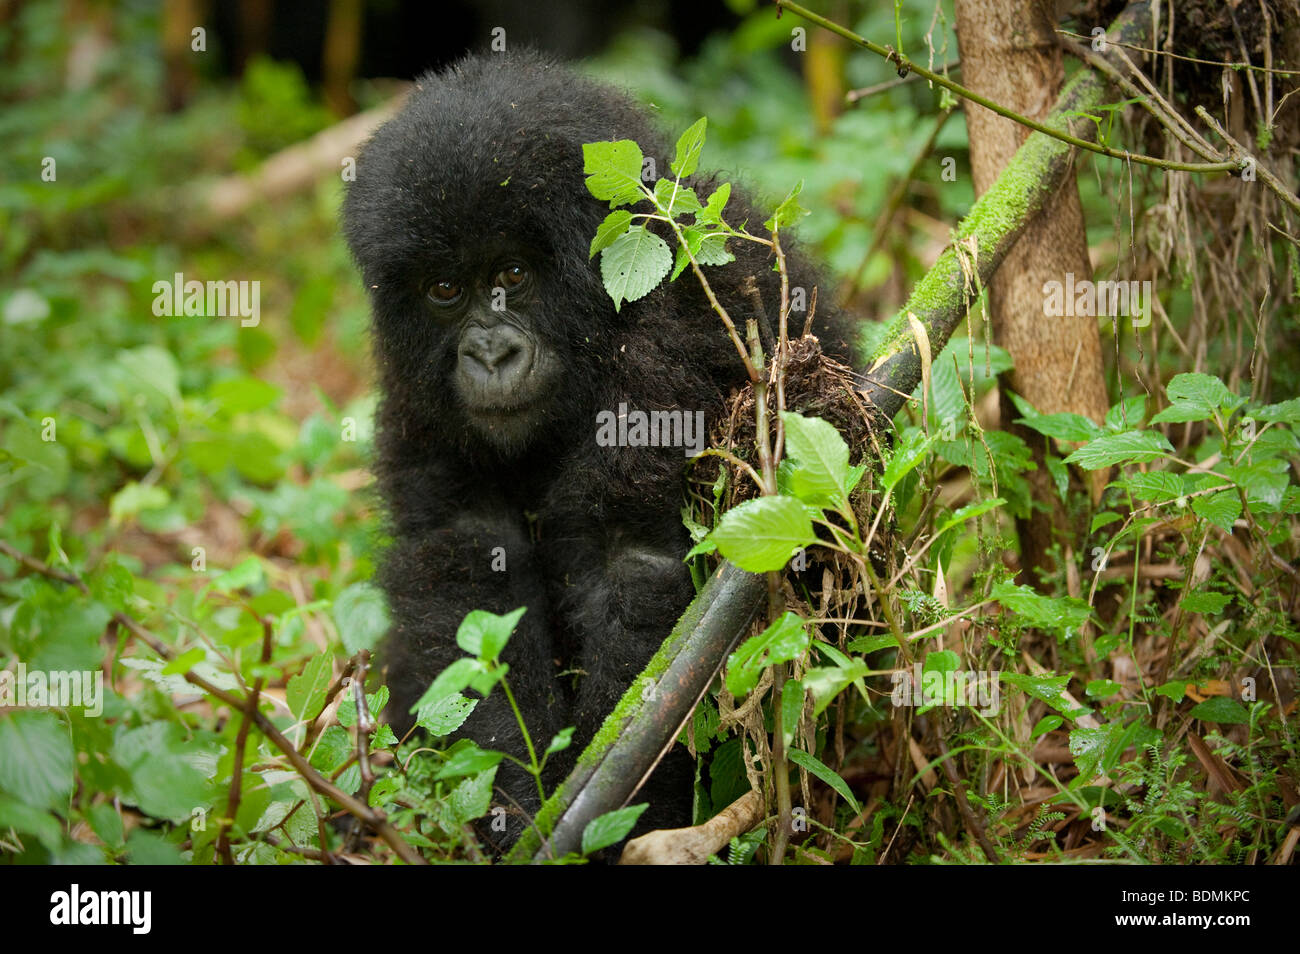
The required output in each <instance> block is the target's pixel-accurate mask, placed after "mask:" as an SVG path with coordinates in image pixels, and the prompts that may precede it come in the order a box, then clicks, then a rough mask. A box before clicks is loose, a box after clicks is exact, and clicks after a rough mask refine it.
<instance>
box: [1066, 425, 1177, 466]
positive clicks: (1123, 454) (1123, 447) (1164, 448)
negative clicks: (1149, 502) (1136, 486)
mask: <svg viewBox="0 0 1300 954" xmlns="http://www.w3.org/2000/svg"><path fill="white" fill-rule="evenodd" d="M1173 452H1174V447H1173V445H1172V444H1170V443H1169V441H1168V440H1167V439H1166V438H1165V436H1164V435H1163V434H1161V433H1159V432H1157V431H1125V432H1124V433H1123V434H1107V435H1106V436H1105V437H1099V438H1097V439H1096V440H1095V441H1090V442H1089V443H1088V444H1085V445H1084V446H1083V447H1080V448H1079V449H1078V450H1076V451H1075V452H1074V453H1073V454H1071V455H1070V456H1069V457H1067V458H1065V462H1066V463H1067V464H1076V465H1078V466H1079V467H1082V468H1083V469H1084V470H1100V469H1101V468H1102V467H1111V466H1113V465H1115V464H1119V463H1123V462H1125V461H1129V462H1133V463H1145V462H1146V461H1152V460H1156V459H1157V458H1159V457H1164V456H1166V455H1169V454H1172V453H1173Z"/></svg>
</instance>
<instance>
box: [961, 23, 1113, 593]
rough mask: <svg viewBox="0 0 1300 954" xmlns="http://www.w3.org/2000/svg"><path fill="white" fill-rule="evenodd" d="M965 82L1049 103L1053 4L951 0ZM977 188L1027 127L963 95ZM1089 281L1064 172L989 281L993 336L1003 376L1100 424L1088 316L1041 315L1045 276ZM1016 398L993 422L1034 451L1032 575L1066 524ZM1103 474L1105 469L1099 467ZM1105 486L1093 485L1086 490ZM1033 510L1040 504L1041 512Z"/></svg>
mask: <svg viewBox="0 0 1300 954" xmlns="http://www.w3.org/2000/svg"><path fill="white" fill-rule="evenodd" d="M956 12H957V42H958V44H959V46H960V49H961V64H962V82H963V83H964V84H965V85H966V86H967V87H968V88H969V89H972V90H974V91H975V92H977V93H981V94H982V95H984V96H987V97H988V98H989V99H991V100H993V101H994V102H996V103H1000V104H1002V105H1004V106H1008V107H1010V108H1011V109H1013V110H1015V111H1016V112H1018V113H1020V114H1021V115H1024V116H1028V117H1030V118H1031V119H1037V120H1040V121H1041V120H1042V118H1043V117H1044V116H1046V115H1047V113H1048V112H1049V111H1050V110H1051V108H1052V105H1053V104H1054V103H1055V102H1056V98H1057V94H1058V93H1059V92H1060V88H1061V83H1062V80H1063V78H1064V69H1063V67H1062V64H1061V48H1060V46H1059V45H1058V44H1057V42H1056V38H1055V34H1054V32H1053V31H1054V30H1055V28H1056V21H1055V4H1053V3H1051V2H1044V0H956ZM964 107H965V110H966V125H967V127H968V129H969V130H970V151H971V166H972V173H973V176H974V180H975V193H976V195H982V194H983V193H984V191H985V190H987V189H988V188H989V187H990V186H991V185H992V184H993V183H994V182H995V181H997V178H998V176H999V175H1000V174H1001V172H1002V170H1003V169H1004V168H1005V167H1006V165H1007V163H1008V162H1010V161H1011V157H1012V156H1013V155H1015V153H1016V150H1017V149H1018V148H1020V144H1021V143H1022V142H1023V141H1024V140H1025V138H1026V137H1027V136H1028V135H1029V132H1030V130H1028V129H1027V128H1025V127H1024V126H1021V125H1019V124H1018V123H1016V122H1014V121H1012V120H1010V119H1006V118H1004V117H1002V116H999V115H997V114H996V113H994V112H992V111H991V110H988V109H985V108H984V107H983V106H979V105H976V104H975V103H972V102H969V101H967V102H966V103H965V104H964ZM1070 272H1072V273H1073V274H1074V277H1075V280H1076V281H1082V280H1084V279H1090V278H1091V277H1092V266H1091V264H1090V262H1089V261H1088V246H1087V239H1086V235H1085V232H1084V223H1083V210H1082V208H1081V206H1080V204H1079V189H1078V185H1077V183H1076V181H1075V176H1074V172H1073V170H1071V171H1070V172H1069V173H1068V174H1067V175H1066V177H1065V181H1064V182H1062V183H1061V187H1060V190H1059V191H1058V192H1057V193H1056V195H1054V196H1052V197H1050V198H1049V199H1048V200H1047V202H1046V203H1045V204H1044V206H1043V210H1042V211H1041V212H1040V213H1039V214H1038V216H1037V217H1036V218H1035V219H1034V220H1033V221H1032V222H1031V223H1030V224H1029V227H1028V228H1027V229H1025V232H1024V234H1023V235H1022V236H1021V238H1020V241H1019V242H1018V243H1017V244H1016V245H1015V246H1014V247H1013V248H1012V249H1011V251H1010V253H1009V254H1008V255H1007V258H1006V261H1005V262H1003V264H1002V267H1001V268H1000V269H999V270H998V272H997V274H995V275H994V276H993V280H992V281H991V282H990V283H989V316H990V319H991V320H992V322H993V339H994V341H996V342H997V343H998V344H999V345H1001V346H1002V347H1004V348H1006V349H1007V351H1008V352H1009V353H1010V354H1011V357H1012V360H1013V361H1014V362H1015V368H1014V369H1013V370H1012V371H1011V372H1010V374H1009V375H1008V376H1007V377H1006V380H1005V384H1006V385H1007V386H1009V387H1010V388H1011V390H1013V391H1015V392H1016V393H1018V394H1020V395H1021V396H1022V397H1024V398H1025V399H1026V400H1027V401H1029V403H1030V404H1032V405H1034V407H1036V408H1037V409H1038V410H1040V411H1042V412H1044V413H1047V414H1054V413H1057V412H1060V411H1071V412H1073V413H1075V414H1082V415H1084V416H1086V417H1090V418H1092V419H1093V420H1094V421H1097V422H1100V421H1101V420H1102V419H1103V418H1104V417H1105V414H1106V408H1107V405H1108V401H1107V397H1106V380H1105V376H1104V372H1103V369H1102V361H1101V340H1100V338H1099V336H1098V334H1097V321H1096V318H1095V317H1076V318H1048V317H1046V316H1045V315H1044V314H1043V300H1044V295H1043V284H1044V283H1045V282H1049V281H1058V282H1064V281H1065V276H1066V274H1067V273H1070ZM1015 417H1016V411H1015V408H1014V406H1012V404H1011V403H1010V401H1009V400H1008V399H1007V397H1006V395H1005V393H1004V394H1003V397H1002V427H1003V429H1004V430H1008V431H1011V432H1012V433H1016V434H1018V435H1019V436H1020V437H1022V438H1024V439H1025V440H1026V441H1027V442H1028V443H1029V445H1030V446H1031V447H1032V448H1033V449H1034V459H1035V461H1036V462H1037V464H1038V470H1037V471H1035V472H1033V473H1030V474H1028V475H1027V476H1028V478H1029V482H1030V487H1031V488H1032V493H1033V500H1034V510H1033V512H1032V513H1031V514H1030V516H1029V518H1028V519H1026V520H1023V521H1018V527H1017V529H1018V531H1019V536H1020V554H1021V568H1022V570H1024V571H1025V572H1026V574H1027V576H1028V578H1029V579H1030V581H1031V582H1035V583H1037V582H1039V579H1040V577H1039V574H1040V573H1041V572H1042V571H1043V570H1045V569H1047V568H1048V565H1049V562H1050V561H1049V560H1048V557H1047V549H1048V547H1049V546H1050V545H1051V543H1052V539H1053V536H1054V535H1055V532H1056V531H1057V530H1059V529H1065V527H1066V519H1065V518H1066V515H1065V512H1064V509H1063V507H1062V505H1061V500H1060V497H1059V496H1058V495H1057V493H1056V489H1055V487H1054V485H1053V483H1052V480H1051V477H1050V476H1049V475H1048V473H1047V468H1046V466H1045V464H1044V460H1043V449H1044V447H1045V439H1044V438H1043V437H1042V436H1041V435H1038V434H1035V433H1033V432H1031V431H1028V430H1027V429H1025V428H1023V427H1017V426H1016V425H1014V424H1013V423H1012V421H1013V420H1014V419H1015ZM1101 476H1102V477H1103V478H1104V477H1105V474H1104V472H1101ZM1101 486H1104V479H1103V482H1102V483H1101V484H1100V485H1094V486H1093V491H1094V494H1095V493H1096V492H1097V491H1099V490H1100V488H1101ZM1040 508H1041V509H1040Z"/></svg>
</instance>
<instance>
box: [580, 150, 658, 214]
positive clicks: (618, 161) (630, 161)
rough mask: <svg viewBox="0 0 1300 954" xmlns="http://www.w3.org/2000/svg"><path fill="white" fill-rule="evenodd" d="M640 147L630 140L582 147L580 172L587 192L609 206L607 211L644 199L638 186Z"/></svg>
mask: <svg viewBox="0 0 1300 954" xmlns="http://www.w3.org/2000/svg"><path fill="white" fill-rule="evenodd" d="M643 159H644V156H643V155H642V153H641V147H640V146H638V145H637V144H636V143H635V142H633V141H632V140H631V139H620V140H618V141H617V142H589V143H585V144H584V145H583V147H582V171H583V172H585V173H586V174H587V191H588V192H590V193H591V194H592V195H594V196H595V197H596V198H597V199H603V200H605V201H606V202H608V203H609V207H610V208H611V209H615V208H618V207H619V206H620V205H630V204H632V203H634V202H637V201H639V200H640V199H642V198H644V194H643V191H642V190H643V186H642V185H641V163H642V161H643Z"/></svg>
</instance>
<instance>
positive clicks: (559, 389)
mask: <svg viewBox="0 0 1300 954" xmlns="http://www.w3.org/2000/svg"><path fill="white" fill-rule="evenodd" d="M622 137H628V138H638V139H640V140H641V141H643V142H644V141H646V140H647V139H651V140H652V137H651V135H650V133H649V130H647V129H646V127H645V124H644V121H643V120H642V118H641V116H640V115H639V114H638V113H636V112H635V111H634V110H633V109H632V108H631V107H629V106H627V105H626V104H624V103H623V102H621V101H619V100H617V99H612V98H611V94H610V93H609V91H608V90H604V89H600V88H598V87H595V86H592V85H590V84H587V83H584V82H581V81H579V80H577V79H576V78H575V77H574V76H573V74H572V73H570V72H568V71H567V70H564V69H563V68H561V67H558V66H555V65H553V64H550V63H548V62H547V61H545V60H544V59H542V58H540V57H537V56H534V55H529V54H523V55H511V56H510V57H508V58H507V57H505V56H495V57H483V58H478V59H470V60H467V61H466V62H464V63H463V64H461V65H459V66H458V67H455V68H453V69H451V70H449V71H447V72H445V73H442V74H438V75H429V76H425V77H423V78H422V79H421V80H420V81H419V82H418V83H417V85H416V89H415V90H414V92H412V94H411V97H410V100H409V102H408V103H407V104H406V106H405V108H404V109H403V111H402V114H401V116H400V117H399V119H398V120H395V121H393V122H390V123H389V124H387V125H386V126H384V127H383V128H381V129H380V130H379V131H378V132H377V133H376V134H375V136H374V138H373V139H372V140H371V141H370V143H369V144H368V145H367V146H366V148H365V150H364V151H363V153H362V155H361V159H360V162H359V164H358V175H357V181H356V182H355V184H354V185H353V186H352V187H351V189H350V190H349V192H348V197H347V201H346V204H345V207H344V222H345V230H346V234H347V238H348V241H349V243H350V245H351V247H352V250H353V253H354V255H355V257H356V259H357V262H358V263H359V264H360V266H361V270H362V273H363V277H364V278H365V281H366V284H367V286H369V288H370V290H371V294H372V298H373V303H374V314H375V331H376V337H377V347H378V350H379V356H380V359H381V365H382V366H383V367H384V369H385V372H386V381H385V383H386V384H387V385H389V390H390V391H391V390H393V388H394V387H395V386H397V381H396V380H394V377H395V376H396V377H400V378H401V379H403V381H402V383H401V385H400V386H401V387H403V388H414V389H416V393H415V394H414V395H413V397H414V398H415V401H414V404H413V406H412V407H411V408H409V410H410V411H414V412H415V413H424V414H428V415H434V416H437V417H438V418H439V419H440V420H441V421H442V422H443V425H444V426H445V425H446V424H447V423H448V422H450V421H456V422H458V423H459V424H462V425H464V430H463V431H460V432H459V433H460V434H461V437H462V438H463V439H464V440H465V441H468V442H473V441H475V440H478V441H485V442H487V443H488V444H490V445H491V446H493V447H495V448H496V449H497V450H498V451H500V452H502V453H503V454H506V455H511V454H515V453H517V452H519V451H521V450H523V449H524V448H525V447H526V446H527V445H528V443H529V442H530V441H535V440H537V439H538V438H540V437H541V436H542V435H543V434H547V433H550V434H552V435H553V434H554V433H555V432H556V430H557V428H558V427H560V426H561V425H564V424H572V423H573V422H574V421H573V419H574V416H575V415H576V414H577V413H578V411H579V410H580V408H579V407H578V405H579V404H581V403H582V398H583V397H584V395H586V394H587V393H588V388H587V387H586V384H587V382H588V381H589V378H590V375H592V374H594V373H596V371H597V365H598V364H599V358H600V350H601V348H602V346H605V345H608V343H609V337H610V336H609V335H608V333H607V328H608V327H609V324H610V321H611V319H612V318H613V316H614V309H613V305H612V302H611V301H610V299H609V296H608V295H607V294H606V293H605V292H604V290H603V288H602V287H601V283H600V278H599V274H598V271H597V270H596V269H595V268H594V267H593V266H592V264H591V263H590V262H589V261H588V246H589V243H590V241H591V237H592V235H593V234H594V233H595V230H596V227H597V226H598V225H599V224H600V222H601V220H602V218H603V216H604V214H605V212H607V211H608V210H607V209H604V208H603V207H602V205H601V203H599V202H597V201H596V200H595V199H593V198H591V197H590V196H588V195H587V194H586V188H585V186H584V184H583V170H582V150H581V144H582V143H583V142H592V141H596V140H600V139H610V138H622ZM581 410H586V409H585V408H582V409H581Z"/></svg>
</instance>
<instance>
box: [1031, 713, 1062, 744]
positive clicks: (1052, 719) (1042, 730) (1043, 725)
mask: <svg viewBox="0 0 1300 954" xmlns="http://www.w3.org/2000/svg"><path fill="white" fill-rule="evenodd" d="M1064 723H1065V720H1064V719H1062V718H1061V717H1060V716H1059V715H1045V716H1043V717H1042V718H1041V719H1039V720H1038V721H1037V722H1036V723H1034V727H1033V729H1031V730H1030V732H1029V737H1030V738H1031V739H1036V738H1038V737H1039V736H1042V735H1047V733H1049V732H1052V731H1054V730H1056V729H1059V728H1060V727H1061V726H1062V725H1063V724H1064Z"/></svg>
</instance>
